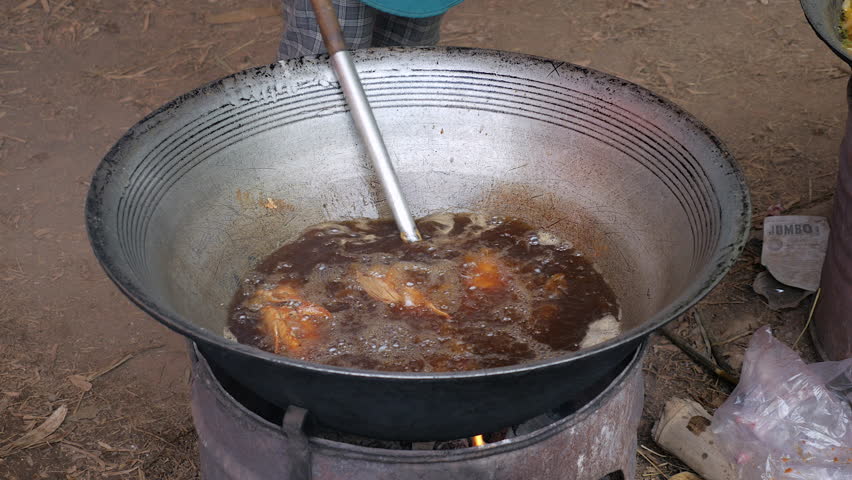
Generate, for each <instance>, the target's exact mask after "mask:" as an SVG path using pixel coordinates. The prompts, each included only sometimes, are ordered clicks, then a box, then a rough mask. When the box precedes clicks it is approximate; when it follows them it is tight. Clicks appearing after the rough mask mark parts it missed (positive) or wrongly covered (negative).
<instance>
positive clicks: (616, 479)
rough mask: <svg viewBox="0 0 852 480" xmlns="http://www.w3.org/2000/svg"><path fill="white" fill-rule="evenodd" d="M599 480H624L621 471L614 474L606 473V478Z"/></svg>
mask: <svg viewBox="0 0 852 480" xmlns="http://www.w3.org/2000/svg"><path fill="white" fill-rule="evenodd" d="M600 480H625V478H624V472H622V471H621V470H618V471H615V472H612V473H608V474H607V475H606V476H604V477H603V478H601V479H600Z"/></svg>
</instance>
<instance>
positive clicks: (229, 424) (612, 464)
mask: <svg viewBox="0 0 852 480" xmlns="http://www.w3.org/2000/svg"><path fill="white" fill-rule="evenodd" d="M191 352H192V355H191V356H192V364H193V367H192V368H193V370H192V371H193V376H192V380H193V381H192V415H193V419H194V422H195V427H196V430H197V431H198V437H199V450H200V454H201V473H202V478H204V479H205V480H236V479H239V480H268V479H276V480H326V479H346V480H361V479H364V480H367V479H369V480H385V479H387V480H390V479H394V480H400V479H418V480H455V479H464V480H477V479H489V480H503V479H505V480H518V479H525V480H526V479H529V480H557V479H558V480H567V479H570V480H624V479H633V478H634V473H635V454H636V431H637V429H638V425H639V419H640V416H641V414H642V402H643V381H642V369H641V367H642V357H643V353H644V347H643V348H640V349H639V350H637V352H636V353H635V354H634V355H633V357H632V358H631V359H629V361H628V362H626V363H625V365H624V366H623V369H621V370H620V373H618V374H617V375H616V376H615V377H614V378H610V379H607V381H606V382H604V384H601V385H599V386H598V387H597V388H595V389H593V390H591V391H590V392H589V395H588V397H587V399H584V402H583V403H582V404H580V405H578V404H576V403H574V404H566V405H563V406H561V407H560V408H558V409H555V410H553V411H550V412H545V413H543V414H542V415H539V416H538V417H536V418H533V419H531V420H528V421H526V422H524V423H522V424H520V425H516V426H514V427H511V428H508V429H506V430H504V431H503V432H500V433H499V434H496V435H490V437H491V438H495V437H497V438H502V437H505V438H504V439H502V440H500V441H496V442H493V443H487V444H486V445H483V446H469V445H468V444H467V441H466V440H457V441H449V442H414V443H404V442H388V441H382V440H373V439H364V438H360V437H355V436H351V435H347V434H345V433H342V432H336V433H335V432H329V431H328V430H327V429H324V428H323V427H322V426H321V425H314V424H313V423H312V422H311V420H310V414H309V412H307V411H305V410H303V409H301V408H299V407H295V406H291V407H289V408H287V409H286V411H283V410H281V409H279V408H277V407H275V406H273V405H271V404H269V403H267V402H265V401H263V400H262V399H260V398H259V397H257V396H256V395H254V394H252V393H251V392H250V391H249V390H247V389H245V388H243V387H242V386H240V385H239V384H238V383H237V382H236V381H234V379H232V378H230V377H228V376H227V375H226V374H224V373H223V372H222V371H220V369H218V368H217V367H216V366H215V365H211V364H210V363H208V362H207V361H206V360H205V359H204V357H203V356H202V355H201V354H200V353H199V352H198V350H197V349H195V348H194V346H193V348H192V349H191ZM486 438H489V435H486ZM458 447H461V448H458ZM436 448H437V449H436Z"/></svg>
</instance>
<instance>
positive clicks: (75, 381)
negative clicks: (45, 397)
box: [68, 375, 92, 392]
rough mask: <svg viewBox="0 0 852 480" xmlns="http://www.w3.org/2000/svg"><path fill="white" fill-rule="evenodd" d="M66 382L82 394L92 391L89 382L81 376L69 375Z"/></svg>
mask: <svg viewBox="0 0 852 480" xmlns="http://www.w3.org/2000/svg"><path fill="white" fill-rule="evenodd" d="M68 381H69V382H71V384H72V385H74V386H75V387H77V388H79V389H80V390H82V391H84V392H88V391H89V390H91V389H92V383H91V382H89V380H87V379H86V377H84V376H82V375H71V376H70V377H68Z"/></svg>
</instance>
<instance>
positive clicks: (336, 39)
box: [311, 0, 422, 243]
mask: <svg viewBox="0 0 852 480" xmlns="http://www.w3.org/2000/svg"><path fill="white" fill-rule="evenodd" d="M311 3H312V4H313V7H314V13H315V14H316V17H317V23H319V26H320V33H322V38H323V41H324V42H325V47H326V49H327V50H328V53H329V55H330V56H331V58H330V60H331V65H332V68H334V73H336V74H337V79H338V80H339V81H340V88H341V89H342V90H343V96H344V97H345V98H346V103H348V104H349V113H350V114H351V115H352V120H353V122H354V123H355V128H356V129H357V130H358V133H359V134H360V135H361V139H362V140H363V141H364V147H365V148H366V149H367V154H368V155H369V156H370V158H371V159H372V160H373V166H374V167H375V170H376V174H377V175H378V177H379V182H380V183H381V185H382V190H383V191H384V194H385V200H387V203H388V205H389V206H390V209H391V213H392V214H393V219H394V221H395V222H396V226H397V228H399V232H400V237H401V238H402V240H403V241H404V242H407V243H411V242H418V241H420V240H421V239H422V237H421V236H420V231H419V230H417V225H416V224H415V223H414V218H412V216H411V211H410V210H409V209H408V205H407V204H406V202H405V197H404V196H403V195H402V188H401V187H400V185H399V179H398V178H397V176H396V172H395V171H394V168H393V163H392V162H391V158H390V154H389V153H388V149H387V147H386V146H385V141H384V139H382V132H381V131H380V130H379V125H378V124H377V123H376V118H375V117H374V116H373V109H372V108H370V102H369V101H368V100H367V94H366V93H365V92H364V87H363V85H361V78H360V77H359V76H358V70H357V69H356V68H355V62H354V61H353V60H352V55H350V53H349V51H348V50H346V42H344V41H343V33H342V32H341V31H340V23H339V22H338V20H337V10H336V9H335V8H334V5H332V3H331V0H311Z"/></svg>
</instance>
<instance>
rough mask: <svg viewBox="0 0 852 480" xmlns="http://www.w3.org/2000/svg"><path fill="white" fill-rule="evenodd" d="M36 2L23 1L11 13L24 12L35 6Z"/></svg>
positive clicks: (33, 0)
mask: <svg viewBox="0 0 852 480" xmlns="http://www.w3.org/2000/svg"><path fill="white" fill-rule="evenodd" d="M36 2H38V0H24V1H23V2H21V4H20V5H18V6H17V7H15V8H13V9H12V11H13V12H20V11H21V10H26V9H28V8H30V7H32V6H33V5H35V4H36Z"/></svg>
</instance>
